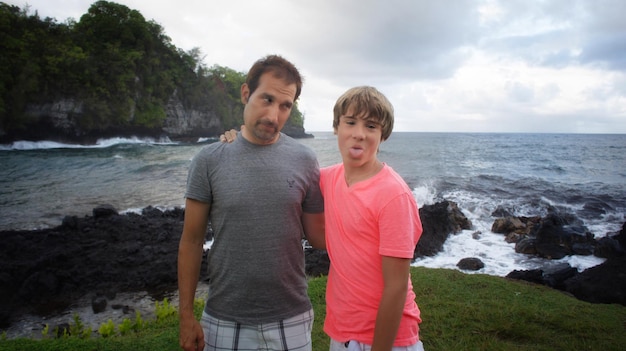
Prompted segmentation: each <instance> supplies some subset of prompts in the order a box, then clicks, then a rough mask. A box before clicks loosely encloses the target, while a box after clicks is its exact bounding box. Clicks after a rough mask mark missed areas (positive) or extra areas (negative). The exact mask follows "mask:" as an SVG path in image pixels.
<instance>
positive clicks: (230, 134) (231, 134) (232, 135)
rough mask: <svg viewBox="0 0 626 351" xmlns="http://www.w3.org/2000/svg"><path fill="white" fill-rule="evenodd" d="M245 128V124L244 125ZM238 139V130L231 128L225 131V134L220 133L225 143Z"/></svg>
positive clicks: (221, 139)
mask: <svg viewBox="0 0 626 351" xmlns="http://www.w3.org/2000/svg"><path fill="white" fill-rule="evenodd" d="M242 128H243V126H242ZM235 139H237V130H235V129H231V130H227V131H225V132H224V134H222V135H220V141H221V142H223V143H229V144H230V143H232V142H233V141H235Z"/></svg>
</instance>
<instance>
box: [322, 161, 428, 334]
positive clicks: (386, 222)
mask: <svg viewBox="0 0 626 351" xmlns="http://www.w3.org/2000/svg"><path fill="white" fill-rule="evenodd" d="M320 185H321V189H322V193H323V195H324V213H325V218H326V247H327V249H328V254H329V256H330V261H331V265H330V271H329V274H328V285H327V287H326V320H325V322H324V331H325V332H326V333H327V334H328V335H329V336H330V337H331V338H332V339H334V340H337V341H341V342H344V341H348V340H357V341H360V342H362V343H365V344H369V345H371V344H372V342H373V339H374V328H375V324H376V315H377V313H378V305H379V303H380V300H381V298H382V291H383V274H382V262H381V261H382V260H381V257H382V256H392V257H401V258H413V252H414V250H415V245H416V244H417V241H418V240H419V238H420V235H421V234H422V223H421V221H420V218H419V211H418V207H417V203H416V201H415V198H414V197H413V194H412V193H411V190H410V189H409V187H408V186H407V185H406V183H405V182H404V180H403V179H402V178H401V177H400V176H399V175H398V174H397V173H396V172H395V171H394V170H393V169H392V168H391V167H389V166H387V165H384V167H383V169H382V170H381V171H380V172H379V173H378V174H376V175H375V176H374V177H372V178H370V179H367V180H365V181H361V182H358V183H356V184H353V185H352V186H351V187H348V186H347V184H346V181H345V178H344V167H343V164H337V165H334V166H330V167H326V168H323V169H322V170H321V174H320ZM407 290H408V292H407V297H406V301H405V305H404V313H403V316H402V320H401V322H400V329H399V330H398V334H397V337H396V341H395V342H394V345H395V346H407V345H412V344H415V343H416V342H417V341H418V340H419V333H418V332H419V323H420V322H421V319H420V311H419V308H418V307H417V304H416V303H415V293H414V292H413V286H412V284H411V280H410V279H409V280H408V282H407Z"/></svg>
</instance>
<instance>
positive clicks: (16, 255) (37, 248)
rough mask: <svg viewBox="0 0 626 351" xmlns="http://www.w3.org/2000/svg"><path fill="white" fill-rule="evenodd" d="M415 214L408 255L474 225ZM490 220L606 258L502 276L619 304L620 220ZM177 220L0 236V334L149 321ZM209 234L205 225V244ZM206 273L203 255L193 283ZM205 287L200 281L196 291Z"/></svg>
mask: <svg viewBox="0 0 626 351" xmlns="http://www.w3.org/2000/svg"><path fill="white" fill-rule="evenodd" d="M420 216H421V218H422V222H423V225H424V234H423V235H422V238H421V240H420V241H419V243H418V245H417V246H416V248H415V255H414V257H415V258H417V257H422V256H433V255H436V254H437V253H438V252H439V251H441V249H442V247H443V244H444V243H445V240H446V239H447V238H448V236H449V235H454V233H458V232H460V231H461V230H469V229H472V224H471V223H470V221H469V220H467V218H466V217H465V216H464V215H463V213H462V211H461V210H460V209H459V208H458V207H457V206H456V204H454V203H453V202H449V201H442V202H439V203H436V204H433V205H426V206H423V207H422V208H421V209H420ZM494 216H495V217H497V219H496V221H495V222H494V227H493V228H492V231H493V232H496V233H503V234H504V237H503V240H512V241H515V242H517V244H516V251H517V250H518V249H519V250H523V251H519V252H523V253H526V254H529V255H538V256H541V257H544V258H557V257H558V256H559V255H561V254H563V255H566V254H596V255H602V256H600V257H606V258H607V261H606V262H605V263H603V264H601V265H599V266H596V267H592V268H590V269H587V270H585V271H584V272H580V273H579V272H577V271H576V269H575V268H572V267H569V266H568V265H566V266H568V267H557V269H554V268H553V269H551V270H550V271H547V270H545V271H544V270H535V271H514V272H511V273H510V274H509V276H508V277H509V278H512V279H523V280H527V281H531V282H534V283H539V284H544V285H548V286H551V287H553V288H556V289H560V290H563V291H565V292H568V293H570V294H572V295H573V296H575V297H577V298H579V299H581V300H585V301H589V302H596V303H619V304H622V305H626V256H625V255H624V250H623V248H624V247H626V225H625V227H624V228H622V231H621V232H620V233H619V234H618V235H617V236H614V237H605V238H602V239H600V240H596V239H595V238H594V237H593V235H590V234H589V233H587V232H586V231H585V228H584V227H581V226H576V225H573V221H572V220H571V219H569V218H567V217H563V216H558V215H556V214H551V215H549V216H547V217H546V218H531V219H529V218H520V217H511V216H507V215H506V214H501V215H500V216H498V215H497V214H494ZM183 217H184V209H182V208H175V209H172V210H167V211H161V210H159V209H156V208H153V207H147V208H144V209H143V210H142V213H141V214H135V213H127V214H119V213H118V211H117V210H116V209H115V208H113V207H111V206H108V205H104V206H100V207H98V208H95V209H93V213H92V215H91V216H85V217H83V218H78V217H75V216H68V217H66V218H65V219H64V220H63V223H62V224H61V225H60V226H58V227H55V228H48V229H41V230H34V231H3V232H0V238H2V239H1V240H2V245H0V264H1V267H2V271H1V272H0V330H2V331H7V330H13V329H14V328H15V326H16V325H19V326H20V328H22V329H24V328H26V329H29V328H30V329H33V330H36V329H37V328H41V327H42V326H43V324H48V325H49V326H50V328H54V327H55V325H54V324H55V323H56V324H57V325H62V324H63V323H62V320H63V319H65V321H66V322H69V321H71V318H72V316H71V315H68V313H70V312H68V311H74V312H76V313H79V314H80V316H81V318H82V319H83V320H87V322H95V325H94V326H93V327H94V328H95V329H97V326H98V325H99V324H100V323H98V321H99V320H100V319H102V318H107V319H108V318H109V317H110V316H117V317H118V318H123V317H125V318H129V319H132V318H134V316H135V311H140V312H141V315H142V317H143V318H148V317H149V312H147V311H150V310H151V309H152V310H153V307H154V301H161V300H162V299H163V298H168V299H169V300H170V301H173V302H174V303H176V299H177V296H176V293H177V292H176V288H177V281H176V280H177V274H176V260H177V254H178V241H179V238H180V233H181V231H182V225H183ZM477 235H479V233H477ZM211 236H212V233H211V231H210V230H209V231H207V240H209V239H211ZM550 255H551V256H550ZM305 258H306V271H307V274H308V275H310V276H319V275H324V274H327V273H328V267H329V260H328V255H327V254H326V252H325V251H320V250H316V249H313V248H305ZM481 263H482V262H480V259H479V258H475V257H468V258H466V259H463V260H461V262H459V267H460V268H461V269H464V270H479V269H480V268H481ZM205 273H206V261H205V262H204V264H203V271H202V273H201V275H202V277H201V280H204V279H205V278H206V277H205ZM204 286H205V285H204V284H202V283H201V285H200V288H199V292H198V293H199V294H202V291H203V290H202V289H203V287H204ZM146 313H148V316H147V317H146ZM85 316H87V317H85ZM11 328H13V329H11ZM18 336H19V335H18ZM9 337H11V335H9Z"/></svg>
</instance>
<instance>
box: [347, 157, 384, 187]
mask: <svg viewBox="0 0 626 351" xmlns="http://www.w3.org/2000/svg"><path fill="white" fill-rule="evenodd" d="M381 169H383V163H382V162H380V161H379V160H378V159H375V160H374V161H373V162H370V163H366V164H363V165H361V166H358V167H349V166H347V165H346V164H345V163H344V176H345V181H346V184H348V186H352V185H353V184H355V183H358V182H362V181H364V180H367V179H370V178H372V177H373V176H375V175H376V174H378V172H380V170H381Z"/></svg>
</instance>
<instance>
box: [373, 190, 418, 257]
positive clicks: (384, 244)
mask: <svg viewBox="0 0 626 351" xmlns="http://www.w3.org/2000/svg"><path fill="white" fill-rule="evenodd" d="M379 230H380V246H379V253H380V254H381V255H382V256H390V257H399V258H413V253H414V251H415V245H417V241H418V240H419V238H420V236H421V235H422V222H421V220H420V217H419V210H418V208H417V203H416V201H415V198H414V197H413V195H412V194H410V193H402V194H400V195H398V196H396V197H394V198H393V199H392V200H391V201H389V202H388V203H387V204H386V205H385V206H384V207H383V208H382V210H381V212H380V218H379Z"/></svg>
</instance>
